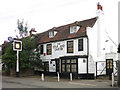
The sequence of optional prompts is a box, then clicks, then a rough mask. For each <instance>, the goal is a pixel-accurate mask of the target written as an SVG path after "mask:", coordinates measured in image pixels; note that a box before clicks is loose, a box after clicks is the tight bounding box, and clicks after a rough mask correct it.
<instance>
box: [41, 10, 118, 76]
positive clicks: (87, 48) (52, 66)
mask: <svg viewBox="0 0 120 90" xmlns="http://www.w3.org/2000/svg"><path fill="white" fill-rule="evenodd" d="M97 17H98V18H97V22H96V23H95V25H94V26H93V27H92V28H91V27H87V28H86V32H87V37H79V38H75V39H69V40H63V41H56V42H50V43H45V44H43V47H44V48H43V49H44V50H43V54H42V55H40V58H41V59H42V61H43V62H46V61H48V62H49V72H56V63H55V61H52V59H58V58H60V57H65V56H68V57H69V56H87V55H88V60H87V58H78V74H87V73H93V74H94V76H96V72H97V75H105V74H106V60H107V59H113V66H114V67H113V72H114V73H115V72H116V69H115V68H116V61H117V60H118V55H117V47H116V46H115V44H114V43H113V42H112V41H111V40H110V38H109V37H108V34H107V32H106V30H105V26H104V25H105V24H104V12H103V11H102V10H100V9H98V10H97ZM79 28H80V27H79ZM81 38H82V39H83V51H78V39H81ZM67 41H73V43H74V45H73V48H74V50H73V53H67ZM47 44H52V54H51V55H46V53H47V52H46V51H47V50H46V46H47ZM87 61H88V66H87ZM96 62H97V70H96ZM60 67H61V66H60ZM60 70H61V68H60ZM87 70H88V71H87ZM102 71H103V72H102Z"/></svg>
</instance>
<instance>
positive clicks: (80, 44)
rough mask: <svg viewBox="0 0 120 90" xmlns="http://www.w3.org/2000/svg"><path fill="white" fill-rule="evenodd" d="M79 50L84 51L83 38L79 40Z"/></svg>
mask: <svg viewBox="0 0 120 90" xmlns="http://www.w3.org/2000/svg"><path fill="white" fill-rule="evenodd" d="M78 51H83V39H79V40H78Z"/></svg>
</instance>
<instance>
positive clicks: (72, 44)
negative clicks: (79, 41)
mask: <svg viewBox="0 0 120 90" xmlns="http://www.w3.org/2000/svg"><path fill="white" fill-rule="evenodd" d="M69 43H72V47H70V46H69V47H68V44H69ZM70 48H72V52H70V51H69V49H70ZM67 53H74V41H73V40H71V41H67Z"/></svg>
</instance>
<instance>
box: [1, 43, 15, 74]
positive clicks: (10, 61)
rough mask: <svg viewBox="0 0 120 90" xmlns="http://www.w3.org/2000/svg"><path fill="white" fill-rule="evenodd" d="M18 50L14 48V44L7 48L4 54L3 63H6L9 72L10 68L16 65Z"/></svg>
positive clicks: (6, 69)
mask: <svg viewBox="0 0 120 90" xmlns="http://www.w3.org/2000/svg"><path fill="white" fill-rule="evenodd" d="M16 58H17V57H16V52H14V51H13V50H12V45H11V46H10V47H9V48H7V50H6V52H5V54H4V55H2V63H4V64H5V66H6V67H5V71H6V72H7V73H9V71H10V69H11V68H13V69H15V65H16Z"/></svg>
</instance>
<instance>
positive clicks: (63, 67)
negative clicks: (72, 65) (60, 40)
mask: <svg viewBox="0 0 120 90" xmlns="http://www.w3.org/2000/svg"><path fill="white" fill-rule="evenodd" d="M62 72H65V64H62Z"/></svg>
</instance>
